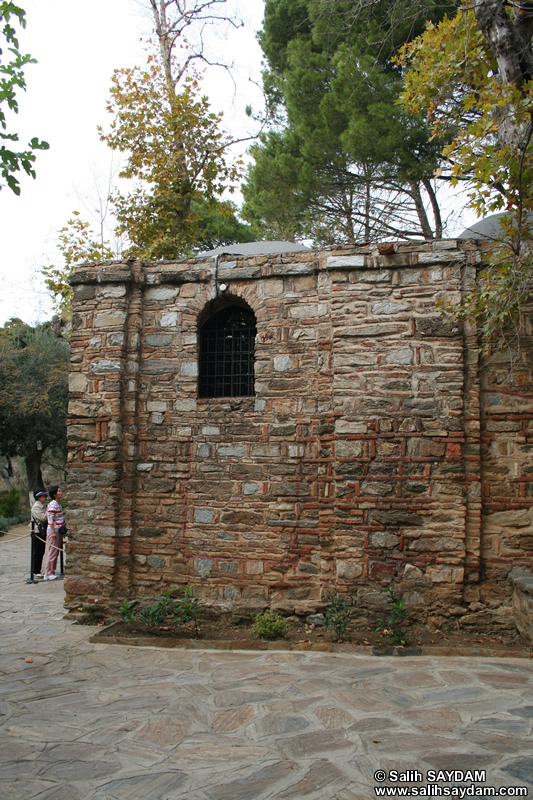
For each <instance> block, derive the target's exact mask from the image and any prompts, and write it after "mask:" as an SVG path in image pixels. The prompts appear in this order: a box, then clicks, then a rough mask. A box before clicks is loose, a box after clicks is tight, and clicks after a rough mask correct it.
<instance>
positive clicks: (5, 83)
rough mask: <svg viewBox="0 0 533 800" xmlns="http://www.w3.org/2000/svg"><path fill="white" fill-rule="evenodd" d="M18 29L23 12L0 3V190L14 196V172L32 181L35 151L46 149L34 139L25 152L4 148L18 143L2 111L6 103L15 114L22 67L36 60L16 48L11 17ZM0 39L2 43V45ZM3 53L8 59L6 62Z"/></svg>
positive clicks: (23, 23)
mask: <svg viewBox="0 0 533 800" xmlns="http://www.w3.org/2000/svg"><path fill="white" fill-rule="evenodd" d="M13 17H14V18H15V24H18V25H19V27H21V28H25V27H26V12H25V11H24V10H23V9H22V8H20V6H17V5H15V3H12V2H9V0H2V1H1V2H0V190H1V189H2V184H5V185H7V186H9V188H10V189H11V191H12V192H14V193H15V194H16V195H19V194H20V183H19V181H18V179H17V178H16V177H15V174H14V173H16V172H19V171H20V170H21V169H22V170H24V172H25V173H26V174H27V175H30V176H31V177H32V178H35V170H34V168H33V164H34V162H35V152H34V151H35V150H47V149H48V147H49V145H48V143H47V142H42V141H39V139H37V138H35V137H34V138H33V139H32V140H31V141H30V142H29V143H28V145H27V147H28V148H29V149H27V150H11V149H10V148H9V147H7V146H6V143H7V142H18V134H16V133H8V132H7V130H8V123H7V117H6V112H5V111H4V110H3V109H2V108H1V106H2V104H3V103H5V104H6V105H7V108H8V109H9V111H11V112H12V113H14V114H17V113H18V110H19V107H18V100H17V92H18V91H20V90H23V91H24V90H25V89H26V80H25V77H24V68H25V67H26V65H27V64H35V63H36V61H35V59H34V58H32V57H31V56H30V55H23V54H22V53H21V52H20V49H19V41H18V38H17V31H16V28H14V27H13V22H12V18H13ZM2 38H3V42H5V44H3V43H2ZM6 51H7V53H8V54H9V57H10V60H9V61H7V62H6V61H5V60H4V59H5V56H6Z"/></svg>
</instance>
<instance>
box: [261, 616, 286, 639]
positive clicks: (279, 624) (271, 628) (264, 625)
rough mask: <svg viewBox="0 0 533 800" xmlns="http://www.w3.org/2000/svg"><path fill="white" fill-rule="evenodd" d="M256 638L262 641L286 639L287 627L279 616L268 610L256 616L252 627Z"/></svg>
mask: <svg viewBox="0 0 533 800" xmlns="http://www.w3.org/2000/svg"><path fill="white" fill-rule="evenodd" d="M253 630H254V633H255V635H256V636H260V637H261V638H262V639H286V638H287V636H288V635H289V625H288V623H287V622H286V621H285V620H284V619H283V617H281V616H280V615H279V614H276V612H275V611H269V610H268V609H267V610H266V611H264V612H263V613H262V614H257V616H256V617H255V621H254V627H253Z"/></svg>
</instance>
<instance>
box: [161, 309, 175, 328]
mask: <svg viewBox="0 0 533 800" xmlns="http://www.w3.org/2000/svg"><path fill="white" fill-rule="evenodd" d="M159 324H160V325H161V327H162V328H175V327H176V325H177V324H178V312H177V311H165V312H163V314H161V316H160V318H159Z"/></svg>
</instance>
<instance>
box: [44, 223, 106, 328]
mask: <svg viewBox="0 0 533 800" xmlns="http://www.w3.org/2000/svg"><path fill="white" fill-rule="evenodd" d="M58 248H59V251H60V253H61V255H62V257H63V263H62V264H61V265H60V266H55V265H54V264H50V265H49V266H46V267H43V269H42V270H41V272H42V274H43V276H44V279H45V280H44V283H45V286H46V288H47V289H48V290H49V292H50V293H51V294H52V296H53V298H54V310H55V311H56V312H58V313H59V314H60V315H61V317H63V318H67V319H68V318H69V317H70V315H71V313H72V308H71V304H72V286H70V284H69V278H70V276H71V275H72V271H73V269H74V267H75V266H76V264H82V263H88V262H98V261H106V260H107V259H112V258H114V257H116V253H115V251H114V250H113V248H112V247H111V244H110V243H109V242H107V241H105V240H104V239H103V238H101V237H100V240H98V238H97V236H96V234H95V233H94V231H93V230H92V228H91V225H90V223H88V222H86V221H85V220H82V219H81V217H80V213H79V211H74V212H73V215H72V217H71V219H69V220H68V222H67V224H66V225H65V226H63V228H61V230H60V231H59V241H58Z"/></svg>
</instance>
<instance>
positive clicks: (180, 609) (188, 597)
mask: <svg viewBox="0 0 533 800" xmlns="http://www.w3.org/2000/svg"><path fill="white" fill-rule="evenodd" d="M193 589H194V586H192V585H191V586H187V588H186V589H185V594H184V595H183V597H182V598H181V599H180V600H175V601H174V604H175V607H174V612H173V616H174V619H175V620H176V622H179V623H181V624H182V625H187V624H188V623H189V622H192V623H193V625H194V630H195V631H196V633H198V630H199V627H200V626H199V619H200V617H201V615H202V614H203V613H204V610H203V608H202V604H201V602H200V600H199V599H198V598H197V597H192V590H193Z"/></svg>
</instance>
